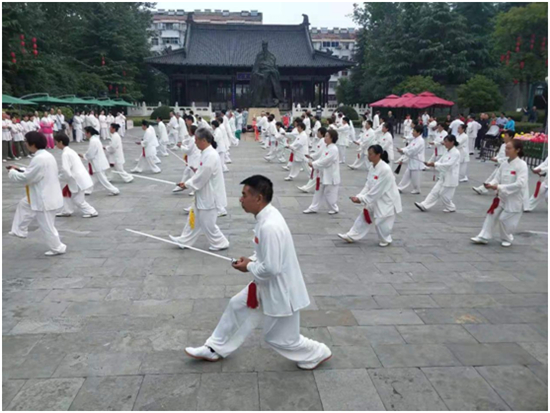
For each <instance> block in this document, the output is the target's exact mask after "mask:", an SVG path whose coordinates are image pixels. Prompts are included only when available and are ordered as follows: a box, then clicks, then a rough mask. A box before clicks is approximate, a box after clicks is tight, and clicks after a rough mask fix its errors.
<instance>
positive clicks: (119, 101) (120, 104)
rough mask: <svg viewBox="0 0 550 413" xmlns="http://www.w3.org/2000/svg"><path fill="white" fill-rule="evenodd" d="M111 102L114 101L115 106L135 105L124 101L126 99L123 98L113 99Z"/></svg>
mask: <svg viewBox="0 0 550 413" xmlns="http://www.w3.org/2000/svg"><path fill="white" fill-rule="evenodd" d="M112 102H113V103H115V104H116V106H135V105H133V104H131V103H128V102H126V101H125V100H123V99H120V100H113V101H112Z"/></svg>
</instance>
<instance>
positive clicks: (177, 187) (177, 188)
mask: <svg viewBox="0 0 550 413" xmlns="http://www.w3.org/2000/svg"><path fill="white" fill-rule="evenodd" d="M181 191H183V188H182V187H179V186H176V187H175V188H174V189H172V192H181Z"/></svg>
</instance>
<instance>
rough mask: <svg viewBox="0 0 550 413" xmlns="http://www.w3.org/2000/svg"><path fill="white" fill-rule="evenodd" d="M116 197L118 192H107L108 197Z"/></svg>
mask: <svg viewBox="0 0 550 413" xmlns="http://www.w3.org/2000/svg"><path fill="white" fill-rule="evenodd" d="M117 195H120V191H119V192H109V196H117Z"/></svg>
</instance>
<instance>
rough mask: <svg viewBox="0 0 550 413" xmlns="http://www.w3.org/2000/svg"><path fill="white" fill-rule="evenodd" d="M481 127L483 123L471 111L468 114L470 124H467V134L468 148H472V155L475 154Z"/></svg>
mask: <svg viewBox="0 0 550 413" xmlns="http://www.w3.org/2000/svg"><path fill="white" fill-rule="evenodd" d="M480 129H481V124H480V123H479V122H478V121H476V120H475V117H474V115H473V114H471V113H470V114H469V115H468V125H467V126H466V134H467V135H468V149H469V150H470V155H473V154H474V148H475V145H476V138H477V134H478V132H479V130H480Z"/></svg>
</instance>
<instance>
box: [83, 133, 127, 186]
mask: <svg viewBox="0 0 550 413" xmlns="http://www.w3.org/2000/svg"><path fill="white" fill-rule="evenodd" d="M84 159H85V160H87V161H88V172H89V173H90V175H91V176H92V181H94V184H95V181H96V180H97V181H99V183H100V184H101V185H103V187H105V189H106V190H107V191H109V192H110V193H111V194H112V195H118V194H119V193H120V191H119V190H118V188H116V187H115V186H113V184H111V183H110V182H109V180H108V179H107V176H106V175H105V172H106V171H107V170H108V169H109V161H107V157H106V156H105V152H103V145H102V143H101V141H100V139H99V136H98V135H94V136H92V137H91V138H90V144H89V145H88V151H87V152H86V154H85V155H84ZM92 190H93V186H92V187H91V188H88V189H87V190H86V191H84V192H85V193H86V194H88V195H89V194H91V193H92Z"/></svg>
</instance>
